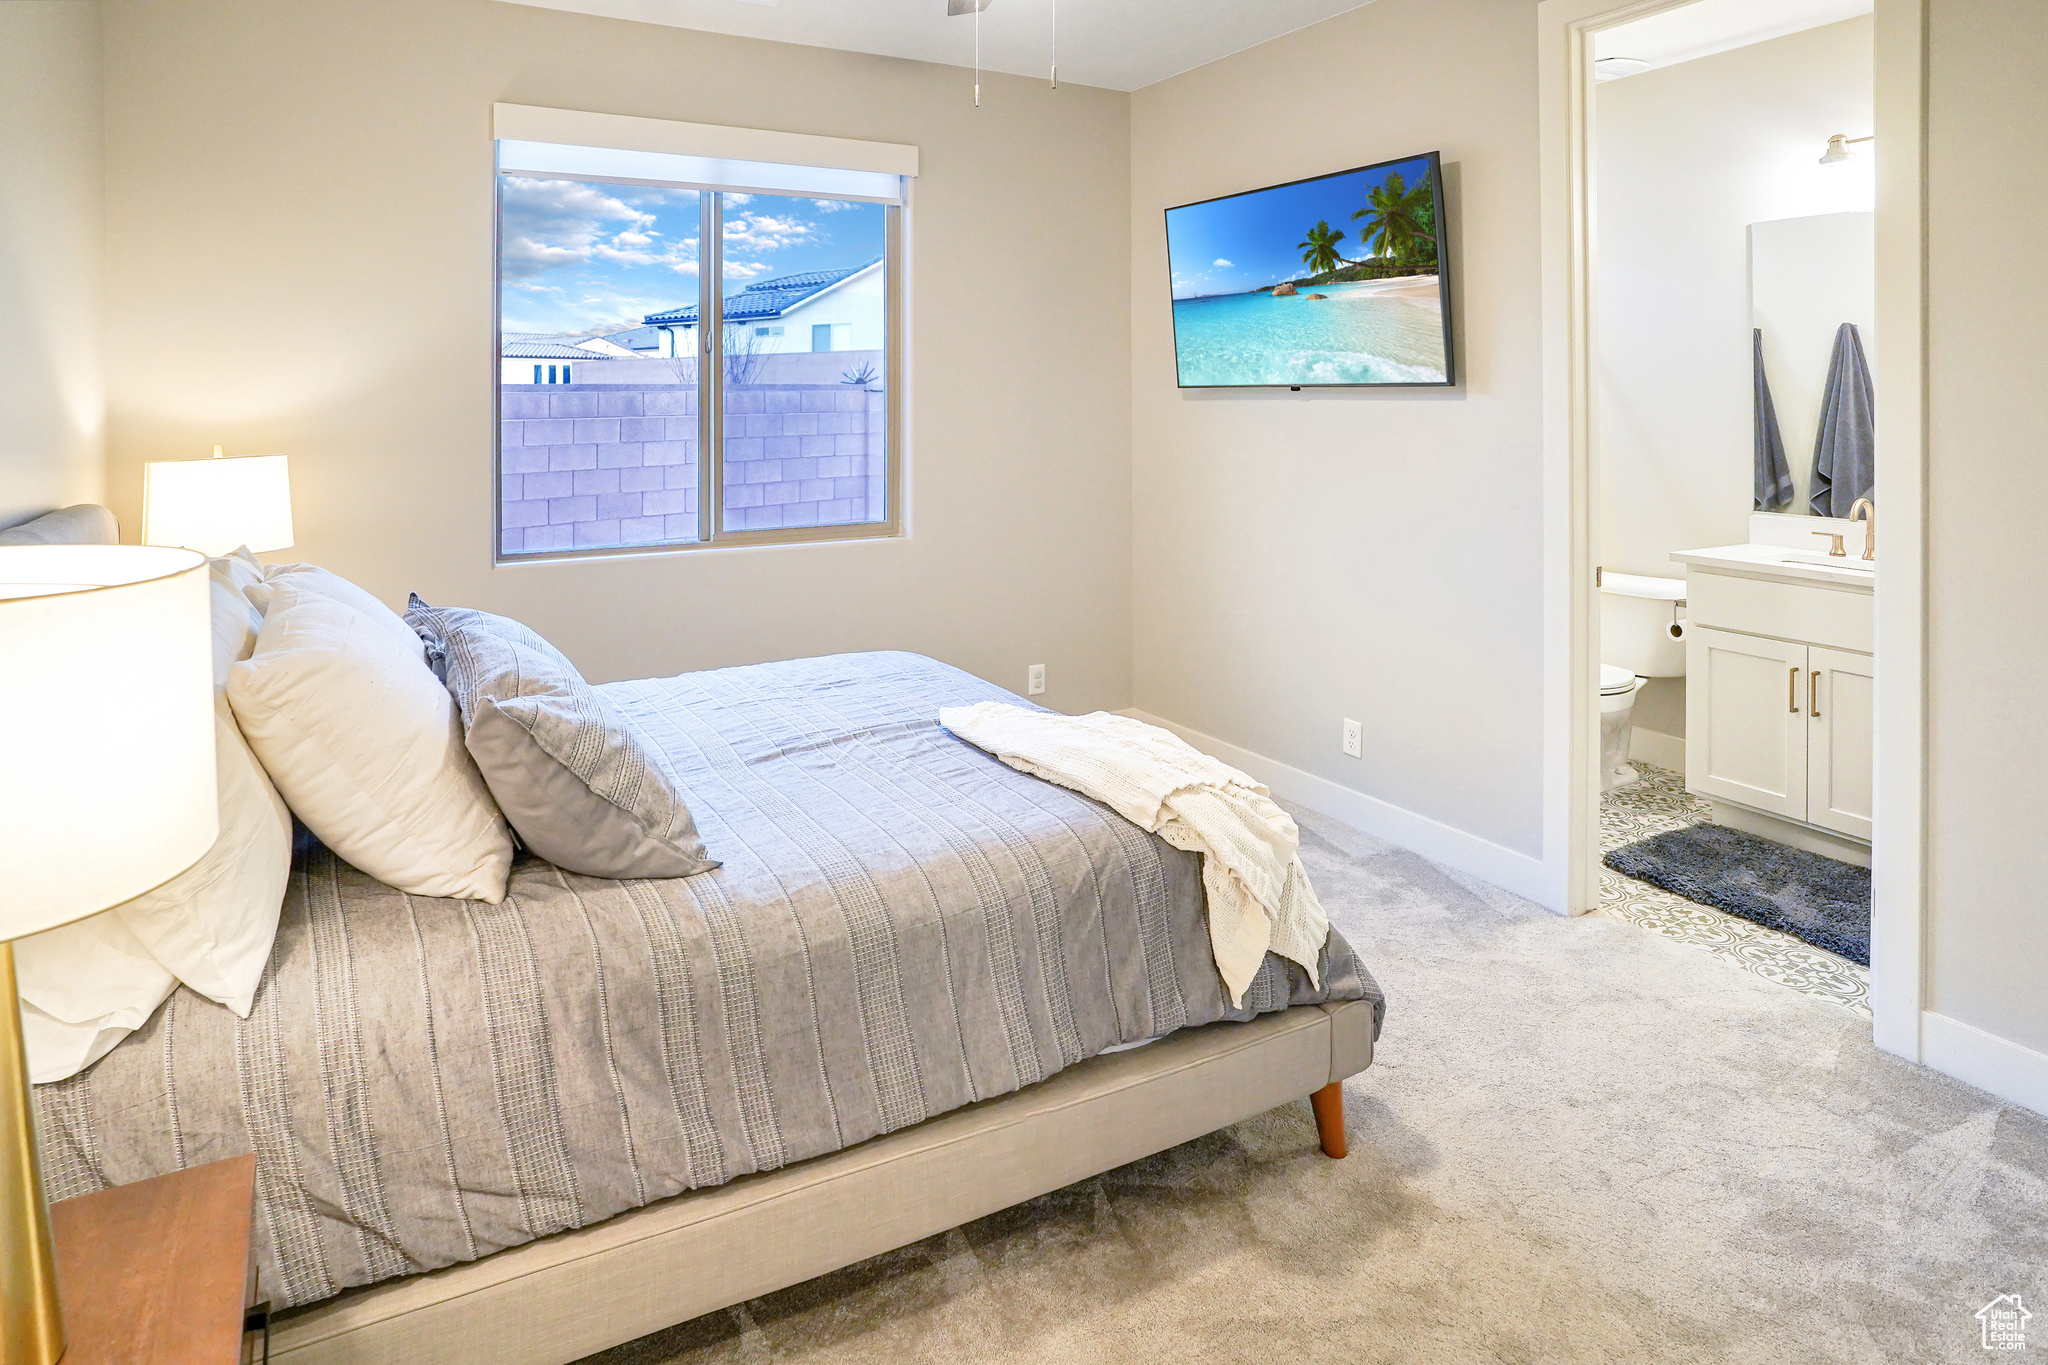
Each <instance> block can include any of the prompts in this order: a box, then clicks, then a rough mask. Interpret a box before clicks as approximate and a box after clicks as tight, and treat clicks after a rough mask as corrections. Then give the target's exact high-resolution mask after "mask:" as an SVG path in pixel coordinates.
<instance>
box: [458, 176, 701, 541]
mask: <svg viewBox="0 0 2048 1365" xmlns="http://www.w3.org/2000/svg"><path fill="white" fill-rule="evenodd" d="M498 179H499V183H498V193H499V211H498V288H499V302H498V308H499V339H500V343H501V357H500V362H499V365H500V371H499V401H498V406H499V417H500V418H501V420H502V422H503V426H502V430H501V433H500V437H499V442H500V444H499V453H498V476H499V479H500V487H499V493H498V524H499V537H500V540H499V545H500V553H501V554H503V555H506V556H517V555H522V554H544V553H550V552H556V553H558V552H561V551H564V550H586V549H587V550H604V549H616V548H619V547H622V546H631V545H674V544H680V543H684V542H688V541H694V540H696V539H697V420H698V418H697V409H698V394H697V358H696V357H697V348H696V338H697V335H698V332H697V288H698V287H697V274H698V270H697V262H698V247H699V238H700V237H701V236H702V231H701V227H700V196H699V194H698V192H697V191H695V190H678V189H664V188H655V187H650V186H645V185H624V184H608V183H599V182H592V181H579V180H555V179H540V178H535V177H532V176H521V175H514V174H510V173H507V174H504V175H501V176H499V178H498Z"/></svg>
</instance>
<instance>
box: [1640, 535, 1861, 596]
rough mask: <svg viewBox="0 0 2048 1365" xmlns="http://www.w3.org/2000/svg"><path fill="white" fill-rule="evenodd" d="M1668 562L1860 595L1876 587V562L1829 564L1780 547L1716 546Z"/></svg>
mask: <svg viewBox="0 0 2048 1365" xmlns="http://www.w3.org/2000/svg"><path fill="white" fill-rule="evenodd" d="M1671 558H1672V560H1673V561H1674V562H1676V563H1679V564H1686V565H1690V566H1692V567H1694V568H1700V569H1707V570H1711V571H1712V572H1715V573H1729V574H1735V575H1737V576H1739V577H1742V578H1763V579H1769V580H1771V581H1773V582H1778V583H1812V584H1817V585H1821V586H1825V587H1830V588H1848V589H1850V590H1852V591H1859V592H1870V591H1872V589H1874V588H1875V587H1876V583H1877V571H1876V570H1877V566H1876V562H1875V561H1872V560H1864V559H1858V558H1853V557H1852V558H1848V559H1836V560H1832V561H1831V560H1830V557H1829V556H1828V555H1827V554H1826V553H1825V552H1817V551H1814V550H1793V549H1787V548H1786V547H1785V546H1783V545H1718V546H1715V547H1714V548H1712V549H1709V550H1679V551H1676V552H1675V553H1673V554H1672V556H1671ZM1852 566H1853V567H1852Z"/></svg>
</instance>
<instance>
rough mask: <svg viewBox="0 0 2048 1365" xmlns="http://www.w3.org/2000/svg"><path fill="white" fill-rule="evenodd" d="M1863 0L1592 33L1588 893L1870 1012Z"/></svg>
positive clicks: (1870, 195) (1690, 10) (1737, 11)
mask: <svg viewBox="0 0 2048 1365" xmlns="http://www.w3.org/2000/svg"><path fill="white" fill-rule="evenodd" d="M1870 11H1871V5H1870V3H1869V0H1777V2H1776V3H1772V4H1769V5H1763V4H1758V3H1756V0H1696V2H1695V3H1693V4H1691V5H1687V6H1684V7H1681V8H1677V9H1671V10H1664V11H1660V12H1658V13H1655V14H1652V15H1650V16H1648V17H1647V18H1644V19H1641V20H1637V21H1635V22H1633V23H1630V24H1627V25H1623V26H1621V27H1618V28H1612V29H1607V30H1603V31H1602V32H1600V33H1599V34H1598V35H1597V38H1596V46H1595V58H1596V64H1595V75H1596V79H1597V82H1598V83H1597V84H1596V86H1595V88H1594V100H1593V110H1592V128H1591V131H1592V146H1593V166H1594V184H1595V187H1596V189H1595V210H1594V236H1593V240H1594V243H1595V247H1594V257H1593V262H1592V269H1591V278H1592V285H1593V288H1592V310H1593V316H1592V324H1593V325H1592V335H1593V356H1594V370H1595V375H1594V379H1595V393H1596V401H1595V405H1594V412H1593V414H1592V418H1593V427H1594V440H1595V448H1596V450H1597V452H1598V454H1597V467H1598V469H1599V481H1598V491H1597V515H1596V518H1595V537H1596V545H1595V559H1596V562H1597V564H1598V565H1599V566H1600V567H1599V579H1600V584H1599V586H1600V592H1599V594H1598V598H1599V603H1600V631H1599V650H1600V653H1599V663H1600V665H1601V666H1600V668H1599V669H1598V670H1597V671H1598V673H1599V675H1600V679H1601V681H1600V691H1601V699H1600V707H1601V728H1602V738H1603V753H1602V758H1601V774H1602V786H1603V795H1602V800H1601V823H1602V847H1603V850H1604V851H1605V867H1604V868H1603V871H1602V874H1601V903H1600V909H1601V911H1602V912H1603V913H1606V914H1611V915H1614V916H1616V917H1619V918H1622V919H1626V920H1629V921H1631V922H1633V923H1636V924H1638V925H1640V926H1641V927H1643V928H1645V929H1648V930H1651V931H1653V932H1657V933H1661V934H1664V935H1666V936H1668V937H1672V938H1677V939H1681V940H1684V941H1687V942H1692V943H1695V944H1698V945H1699V946H1701V947H1704V948H1706V949H1707V950H1709V951H1712V952H1716V953H1719V954H1720V955H1722V956H1724V957H1726V958H1728V959H1729V960H1730V961H1732V962H1735V963H1737V964H1738V965H1740V966H1743V967H1745V968H1747V969H1748V970H1751V971H1755V972H1757V973H1759V974H1761V975H1763V976H1766V977H1768V978H1770V979H1772V980H1774V981H1778V982H1780V983H1781V984H1785V985H1788V986H1791V987H1793V988H1795V989H1801V990H1806V991H1809V992H1811V993H1813V994H1816V995H1819V996H1822V997H1824V998H1827V999H1829V1000H1832V1001H1835V1002H1836V1003H1839V1004H1842V1005H1845V1006H1847V1007H1849V1008H1851V1009H1859V1010H1863V1011H1865V1012H1867V1009H1868V1004H1867V998H1868V997H1867V991H1868V972H1867V968H1868V963H1869V915H1870V912H1869V872H1868V869H1869V866H1870V838H1871V812H1872V810H1873V806H1874V802H1873V796H1872V789H1873V771H1872V769H1873V765H1872V760H1871V753H1872V744H1873V736H1872V719H1873V709H1872V676H1873V674H1874V665H1873V658H1874V643H1873V639H1872V621H1873V619H1874V607H1875V593H1876V591H1877V579H1878V576H1879V573H1878V569H1877V564H1878V562H1879V561H1878V545H1879V541H1878V538H1877V535H1876V525H1877V505H1878V502H1879V499H1878V497H1877V493H1876V489H1875V487H1874V475H1873V472H1872V470H1873V454H1872V439H1871V430H1872V426H1873V414H1872V401H1873V394H1874V391H1875V383H1876V378H1875V377H1876V375H1877V373H1878V368H1879V352H1880V344H1881V338H1880V337H1878V336H1877V334H1876V331H1875V328H1874V325H1873V322H1874V316H1873V315H1874V312H1875V306H1874V292H1875V279H1874V267H1873V223H1874V214H1873V211H1872V210H1873V204H1874V199H1875V184H1876V181H1875V164H1876V158H1877V153H1878V148H1877V147H1876V145H1875V140H1874V139H1873V138H1872V137H1871V133H1872V118H1873V109H1872V105H1873V97H1872V87H1873V71H1872V17H1871V12H1870Z"/></svg>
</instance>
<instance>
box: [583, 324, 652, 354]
mask: <svg viewBox="0 0 2048 1365" xmlns="http://www.w3.org/2000/svg"><path fill="white" fill-rule="evenodd" d="M598 340H600V341H609V342H610V343H611V344H612V345H614V346H618V347H621V348H623V349H625V350H628V351H631V352H632V353H633V354H634V355H636V356H639V357H640V358H642V359H643V360H644V359H649V358H652V357H658V356H659V355H660V354H661V353H662V351H661V347H662V335H661V329H660V328H659V327H644V326H643V327H630V328H628V329H627V330H625V331H623V332H613V333H611V334H610V335H609V336H604V337H599V338H598Z"/></svg>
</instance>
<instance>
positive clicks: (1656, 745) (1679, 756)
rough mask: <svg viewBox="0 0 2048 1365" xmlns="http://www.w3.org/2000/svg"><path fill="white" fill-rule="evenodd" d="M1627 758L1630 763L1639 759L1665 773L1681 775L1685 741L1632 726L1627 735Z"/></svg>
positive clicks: (1683, 763) (1657, 731)
mask: <svg viewBox="0 0 2048 1365" xmlns="http://www.w3.org/2000/svg"><path fill="white" fill-rule="evenodd" d="M1628 757H1629V761H1630V762H1631V763H1633V762H1635V761H1636V760H1637V759H1641V760H1642V761H1643V762H1645V763H1650V764H1654V765H1656V766H1657V767H1659V768H1662V769H1663V770H1664V771H1666V772H1669V773H1678V774H1680V775H1683V774H1684V772H1685V741H1684V740H1682V739H1680V738H1679V737H1678V736H1677V735H1667V734H1665V733H1664V732H1663V731H1661V730H1645V729H1644V728H1643V727H1642V726H1640V725H1637V726H1633V727H1631V728H1630V730H1629V735H1628Z"/></svg>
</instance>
